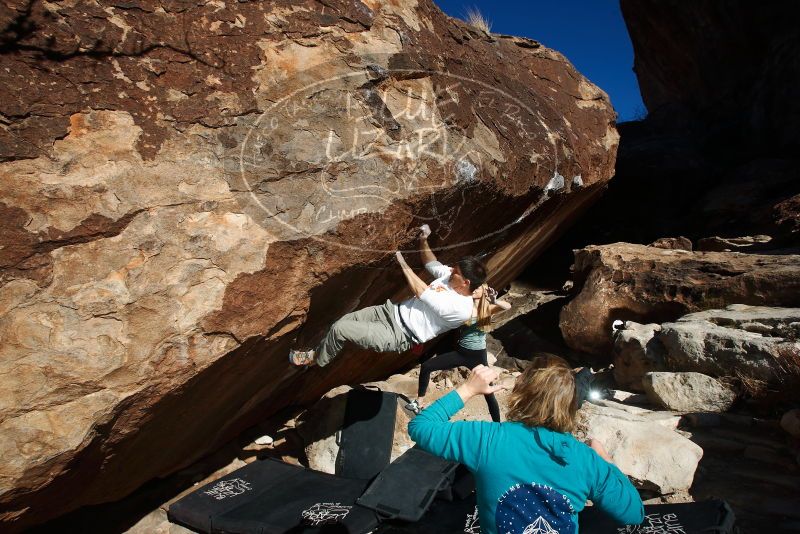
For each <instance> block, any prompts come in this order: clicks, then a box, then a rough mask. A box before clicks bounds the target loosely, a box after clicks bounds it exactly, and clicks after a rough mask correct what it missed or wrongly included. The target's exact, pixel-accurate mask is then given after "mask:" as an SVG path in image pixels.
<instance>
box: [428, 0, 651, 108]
mask: <svg viewBox="0 0 800 534" xmlns="http://www.w3.org/2000/svg"><path fill="white" fill-rule="evenodd" d="M434 2H436V4H437V5H438V6H439V7H440V8H441V9H442V11H444V12H445V13H447V14H448V15H450V16H452V17H458V18H462V19H464V18H466V13H467V10H468V9H469V8H470V7H474V8H477V9H478V10H479V11H480V12H481V13H483V15H484V16H485V17H486V18H487V19H488V20H489V22H490V23H491V29H492V31H493V32H497V33H508V34H512V35H520V36H523V37H529V38H531V39H535V40H537V41H539V42H540V43H542V44H543V45H545V46H547V47H548V48H553V49H555V50H558V51H559V52H561V53H562V54H564V55H565V56H567V58H568V59H569V60H570V61H571V62H572V64H573V65H575V67H576V68H577V69H578V70H579V71H580V72H581V73H582V74H583V75H584V76H586V77H587V78H589V79H590V80H591V81H592V82H593V83H595V84H596V85H598V86H600V87H601V88H602V89H603V90H604V91H605V92H606V93H608V95H609V96H610V97H611V103H612V104H613V105H614V109H616V110H617V113H618V114H619V119H618V120H619V121H620V122H622V121H625V120H630V119H632V118H634V117H636V116H637V115H644V109H645V108H644V104H642V97H641V95H640V94H639V85H638V83H637V81H636V75H635V74H634V73H633V48H632V46H631V41H630V38H629V37H628V31H627V29H626V28H625V22H624V21H623V20H622V13H621V12H620V9H619V1H618V0H560V1H559V0H527V1H525V0H510V1H508V0H494V1H491V0H434Z"/></svg>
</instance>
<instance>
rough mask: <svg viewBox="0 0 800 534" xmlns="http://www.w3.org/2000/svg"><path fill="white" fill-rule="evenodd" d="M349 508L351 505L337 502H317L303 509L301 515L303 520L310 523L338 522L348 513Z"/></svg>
mask: <svg viewBox="0 0 800 534" xmlns="http://www.w3.org/2000/svg"><path fill="white" fill-rule="evenodd" d="M351 508H353V507H352V506H347V505H343V504H341V503H338V502H335V503H334V502H319V503H317V504H315V505H314V506H312V507H310V508H307V509H305V510H303V512H302V513H301V516H302V517H303V521H304V522H305V523H307V524H310V525H326V524H330V523H340V522H341V521H342V520H343V519H344V518H345V517H347V514H349V513H350V509H351Z"/></svg>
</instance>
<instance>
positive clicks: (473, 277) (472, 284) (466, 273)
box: [456, 256, 486, 291]
mask: <svg viewBox="0 0 800 534" xmlns="http://www.w3.org/2000/svg"><path fill="white" fill-rule="evenodd" d="M456 265H458V270H459V271H461V276H463V277H464V278H466V279H467V280H469V289H470V291H475V290H476V289H478V288H479V287H481V285H482V284H483V283H484V282H485V281H486V265H485V264H484V263H483V262H482V261H481V260H479V259H478V258H476V257H475V256H467V257H466V258H464V259H462V260H461V261H459V262H458V263H457V264H456Z"/></svg>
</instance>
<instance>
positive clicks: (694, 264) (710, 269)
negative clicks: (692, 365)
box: [559, 243, 800, 357]
mask: <svg viewBox="0 0 800 534" xmlns="http://www.w3.org/2000/svg"><path fill="white" fill-rule="evenodd" d="M574 277H575V281H576V287H580V288H581V289H580V293H579V294H578V295H577V296H576V297H575V298H574V299H573V300H572V301H570V302H569V303H568V304H567V305H566V306H564V308H563V309H562V310H561V316H560V320H559V326H560V327H561V332H562V334H563V335H564V340H565V341H566V343H567V345H569V346H570V347H571V348H573V349H575V350H581V351H584V352H589V353H592V354H597V355H603V356H606V357H609V356H610V354H611V349H612V337H611V324H612V322H613V321H614V320H615V319H622V320H631V321H635V322H639V323H662V322H665V321H674V320H676V319H677V318H679V317H681V316H682V315H684V314H686V313H690V312H694V311H700V310H704V309H712V308H719V307H721V306H724V305H727V304H733V303H741V304H749V305H769V306H786V307H789V306H800V255H757V254H737V253H732V252H688V251H684V250H664V249H658V248H653V247H646V246H643V245H632V244H629V243H615V244H611V245H602V246H589V247H586V248H584V249H581V250H577V251H576V252H575V264H574ZM661 337H662V338H663V335H662V336H661Z"/></svg>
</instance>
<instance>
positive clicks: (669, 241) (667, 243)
mask: <svg viewBox="0 0 800 534" xmlns="http://www.w3.org/2000/svg"><path fill="white" fill-rule="evenodd" d="M648 246H650V247H655V248H664V249H668V250H689V251H691V250H692V241H691V239H689V238H688V237H683V236H680V237H662V238H660V239H656V240H655V241H653V242H652V243H650V244H649V245H648Z"/></svg>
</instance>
